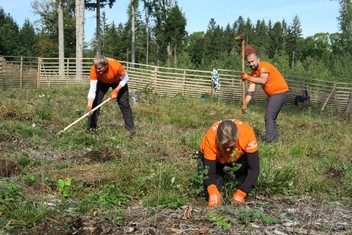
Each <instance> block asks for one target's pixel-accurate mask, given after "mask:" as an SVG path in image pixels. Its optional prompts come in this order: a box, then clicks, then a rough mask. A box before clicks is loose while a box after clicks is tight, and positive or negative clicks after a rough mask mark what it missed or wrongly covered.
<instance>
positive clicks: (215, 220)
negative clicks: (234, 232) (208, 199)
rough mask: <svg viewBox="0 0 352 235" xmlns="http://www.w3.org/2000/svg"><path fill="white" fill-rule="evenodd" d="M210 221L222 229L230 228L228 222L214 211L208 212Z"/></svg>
mask: <svg viewBox="0 0 352 235" xmlns="http://www.w3.org/2000/svg"><path fill="white" fill-rule="evenodd" d="M209 216H210V220H211V222H212V223H213V224H214V225H217V226H220V227H222V228H223V229H229V228H231V223H230V222H229V220H228V219H227V218H226V217H225V216H222V215H219V214H217V213H215V212H214V211H209Z"/></svg>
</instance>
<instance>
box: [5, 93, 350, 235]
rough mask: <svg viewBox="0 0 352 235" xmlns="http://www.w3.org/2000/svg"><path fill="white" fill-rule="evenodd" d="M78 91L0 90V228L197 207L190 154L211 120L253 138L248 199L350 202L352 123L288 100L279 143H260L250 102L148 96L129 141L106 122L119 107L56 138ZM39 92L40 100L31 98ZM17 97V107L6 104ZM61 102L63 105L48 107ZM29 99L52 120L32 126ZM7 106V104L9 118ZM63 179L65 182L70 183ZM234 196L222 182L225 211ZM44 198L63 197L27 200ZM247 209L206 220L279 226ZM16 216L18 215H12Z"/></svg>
mask: <svg viewBox="0 0 352 235" xmlns="http://www.w3.org/2000/svg"><path fill="white" fill-rule="evenodd" d="M80 89H82V88H80ZM80 89H79V88H72V89H67V90H63V89H50V90H49V89H47V90H45V89H44V90H33V91H28V92H25V93H21V96H20V97H19V96H17V95H18V94H17V93H16V92H11V91H4V92H2V93H1V94H0V100H1V101H2V103H1V105H2V107H3V112H2V113H1V114H0V118H1V124H0V127H1V128H0V137H1V140H2V141H3V142H2V145H1V151H2V152H3V153H4V155H6V154H8V155H10V156H11V158H10V159H11V160H12V161H13V162H14V163H15V164H16V165H18V166H19V167H21V168H23V171H22V172H21V174H19V175H16V176H14V177H11V178H9V179H6V180H5V179H2V181H1V182H0V186H1V188H0V189H1V190H0V214H1V219H0V226H1V228H4V231H10V232H14V231H16V229H18V228H22V229H24V228H26V227H28V228H33V227H34V226H35V225H37V224H38V223H40V221H45V218H49V216H51V215H52V213H55V212H53V211H57V210H62V211H64V210H67V209H68V208H70V209H71V211H72V209H73V211H75V212H77V213H81V214H82V215H91V214H95V215H97V216H101V218H105V219H106V221H110V222H112V223H115V222H118V221H121V220H124V218H125V217H124V215H123V213H122V210H123V208H124V206H134V205H139V206H144V207H147V208H148V210H154V211H156V212H155V213H157V208H172V209H174V208H177V209H178V208H179V207H180V206H183V205H187V204H193V203H194V204H197V205H199V204H200V203H204V204H203V205H204V206H205V205H206V202H205V200H204V198H205V197H204V196H205V193H206V192H205V190H204V188H203V185H202V184H203V180H204V175H203V176H201V174H200V176H198V174H197V161H196V159H195V158H194V156H193V154H194V153H195V152H196V151H198V148H199V144H200V141H201V139H202V137H203V135H204V133H205V132H206V130H207V129H208V128H209V127H210V126H211V124H213V122H215V121H218V120H221V119H224V118H234V117H235V118H236V117H238V118H239V119H241V120H245V121H246V122H248V123H249V124H250V125H251V126H253V127H254V129H255V130H256V134H257V135H258V145H259V154H260V164H261V171H260V175H259V179H258V181H257V182H256V183H255V187H254V188H253V190H252V191H251V192H249V197H248V198H249V199H248V200H252V199H251V198H253V195H258V196H260V197H270V198H271V197H276V198H280V197H283V196H286V195H288V196H295V197H300V196H302V195H308V196H310V197H312V198H318V199H320V198H324V199H325V198H326V200H339V201H342V202H343V203H347V204H348V202H349V201H350V198H351V196H352V195H351V191H352V190H351V187H352V186H351V182H352V181H351V179H352V165H351V162H350V159H351V153H352V149H351V148H352V146H351V144H350V143H351V139H352V136H351V133H352V129H351V128H352V126H351V125H350V123H349V121H347V120H341V119H338V120H337V121H336V116H334V115H336V114H334V113H333V112H321V111H320V108H319V109H316V108H314V107H310V108H309V109H307V110H304V111H303V110H300V111H298V110H297V108H296V107H295V106H291V105H290V104H287V105H286V106H285V108H284V109H283V110H282V112H281V113H280V117H279V122H280V123H279V124H280V125H279V131H280V142H278V143H273V144H268V143H264V142H262V141H261V139H260V138H259V135H260V134H261V132H262V130H263V128H264V120H263V114H264V109H265V107H264V106H263V105H255V104H253V105H252V106H251V107H250V109H249V112H248V113H247V114H246V115H242V114H241V111H240V109H239V108H238V105H237V104H233V103H222V102H219V103H217V102H213V101H211V100H201V99H200V98H190V97H184V96H176V97H175V98H165V97H157V96H155V94H150V96H151V98H150V99H147V100H146V101H145V103H139V104H138V105H133V106H132V109H133V113H134V117H135V121H136V124H137V134H136V136H135V137H134V138H129V137H128V133H127V132H126V131H125V130H124V129H123V128H122V127H121V126H122V125H123V120H122V119H120V118H112V117H116V115H117V114H116V112H117V109H118V108H117V107H116V106H112V105H111V106H109V105H107V106H106V108H105V107H104V110H103V112H102V113H101V115H100V117H99V128H98V130H97V131H96V132H94V133H90V132H86V131H85V128H86V123H83V122H84V121H82V123H80V124H77V125H76V126H74V127H72V128H71V129H70V130H68V131H66V132H65V133H64V134H63V135H61V136H56V135H55V134H56V133H57V132H58V131H59V130H61V129H62V128H63V127H64V126H66V125H67V123H70V122H71V121H72V120H74V119H75V118H76V117H77V115H79V114H77V112H80V111H79V108H77V107H76V106H75V105H74V104H75V103H79V102H77V100H79V99H82V100H85V98H86V97H85V94H83V93H82V92H81V90H80ZM41 94H45V97H46V98H44V97H39V95H41ZM17 99H20V100H21V101H22V105H18V104H17V103H16V102H14V101H15V100H17ZM10 101H11V102H10ZM68 101H70V103H72V104H73V105H72V107H68V108H67V109H65V110H62V109H59V108H57V107H61V106H64V105H65V104H66V103H67V102H68ZM29 103H30V104H31V105H32V106H33V107H38V108H39V109H45V108H46V107H47V104H48V103H50V104H52V105H53V106H55V107H54V111H53V112H55V113H56V114H55V116H53V117H52V119H49V120H46V121H38V123H39V124H38V125H37V126H35V127H33V126H32V125H31V123H32V122H31V119H28V118H27V116H28V114H29V113H31V112H32V111H31V112H29V113H28V111H25V109H27V108H28V107H29V106H30V105H29ZM10 107H12V108H13V107H15V108H16V112H14V111H13V110H12V109H11V108H10ZM77 110H78V111H77ZM209 110H211V111H212V114H210V112H209ZM8 114H16V115H17V116H16V118H15V119H14V118H13V117H14V116H11V115H8ZM29 116H30V115H29ZM176 116H180V117H178V118H175V117H176ZM38 120H39V119H38ZM33 143H34V144H33ZM336 146H338V147H336ZM14 149H17V152H16V153H14V151H13V150H14ZM235 167H237V166H235ZM206 170H207V169H205V170H204V171H205V172H206ZM231 172H232V171H230V172H229V177H230V178H232V177H233V176H232V175H231ZM63 176H64V178H62V177H63ZM70 179H74V184H72V182H70ZM233 190H234V184H232V183H227V184H225V185H224V190H223V191H222V192H221V193H222V196H223V197H224V198H225V200H224V202H225V207H227V205H226V203H227V199H226V198H227V197H228V196H231V194H232V193H233ZM43 194H44V195H50V196H51V197H53V200H60V199H61V200H62V197H66V200H63V201H64V202H65V203H67V205H66V204H65V205H61V204H60V205H55V206H54V207H53V208H48V207H46V206H44V205H42V204H41V203H37V202H36V201H38V200H33V197H35V198H42V195H43ZM29 198H31V199H29ZM246 200H247V199H246ZM41 201H42V200H41ZM68 204H70V205H68ZM248 205H249V206H250V207H251V208H247V209H248V210H241V209H242V208H241V209H238V208H234V209H233V212H232V211H231V210H229V211H228V212H226V213H223V214H221V213H220V214H219V213H218V212H216V210H215V211H214V212H213V213H214V214H212V215H210V214H209V216H210V217H211V221H212V223H213V224H215V225H218V226H220V227H222V228H223V229H225V230H226V229H228V227H229V226H231V223H230V222H229V221H228V220H226V218H228V217H227V215H228V214H232V215H233V217H235V218H238V219H239V220H240V221H241V223H244V224H249V223H251V222H258V221H259V222H262V223H264V224H275V223H279V222H278V220H277V219H276V218H275V217H271V216H269V215H267V214H265V211H260V210H256V209H254V208H252V206H251V205H252V204H248ZM63 207H65V208H64V209H62V208H63ZM220 208H223V207H220ZM21 213H22V214H23V215H25V216H23V217H20V214H21ZM56 213H57V212H56ZM216 213H217V214H216ZM236 213H237V214H236ZM58 214H60V213H57V214H55V215H56V216H57V217H58V218H60V219H62V217H64V216H66V215H67V211H65V213H64V212H63V213H62V214H60V215H58ZM36 215H37V216H36ZM61 216H62V217H61ZM30 217H31V218H30ZM24 219H27V220H28V221H29V222H26V221H25V220H24ZM11 220H12V221H11ZM9 221H11V223H9ZM231 222H232V220H231ZM8 223H9V225H8V227H6V225H7V224H8Z"/></svg>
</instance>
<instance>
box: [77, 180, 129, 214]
mask: <svg viewBox="0 0 352 235" xmlns="http://www.w3.org/2000/svg"><path fill="white" fill-rule="evenodd" d="M128 202H129V199H128V195H127V194H125V193H123V192H121V190H120V189H118V188H117V187H116V186H114V185H112V184H106V185H102V186H101V187H100V188H98V189H96V190H95V192H92V193H90V194H89V195H88V196H86V197H84V198H83V200H82V203H81V206H80V208H79V209H77V210H78V211H82V212H83V211H85V210H88V209H89V208H97V209H101V210H106V209H110V210H111V209H112V208H119V207H121V206H122V205H127V204H128ZM84 208H85V209H84Z"/></svg>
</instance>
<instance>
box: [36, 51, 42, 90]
mask: <svg viewBox="0 0 352 235" xmlns="http://www.w3.org/2000/svg"><path fill="white" fill-rule="evenodd" d="M40 70H41V58H40V57H38V72H37V74H38V75H37V89H39V84H40Z"/></svg>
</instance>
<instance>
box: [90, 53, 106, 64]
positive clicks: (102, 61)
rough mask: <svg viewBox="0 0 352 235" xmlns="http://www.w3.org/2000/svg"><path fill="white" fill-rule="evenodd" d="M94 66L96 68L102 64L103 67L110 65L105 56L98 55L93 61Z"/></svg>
mask: <svg viewBox="0 0 352 235" xmlns="http://www.w3.org/2000/svg"><path fill="white" fill-rule="evenodd" d="M93 64H94V65H95V66H97V65H99V64H101V65H107V64H108V59H107V58H106V57H105V56H103V55H96V56H95V57H94V60H93Z"/></svg>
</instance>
